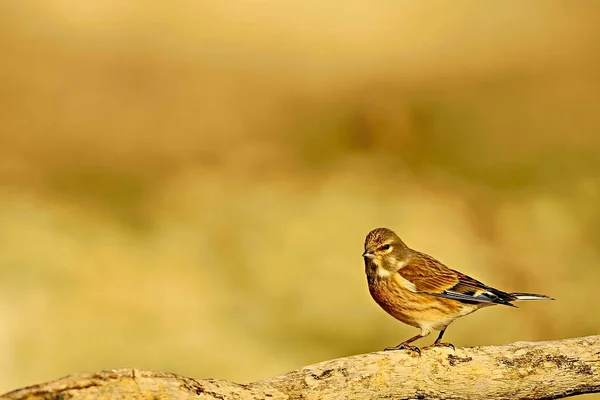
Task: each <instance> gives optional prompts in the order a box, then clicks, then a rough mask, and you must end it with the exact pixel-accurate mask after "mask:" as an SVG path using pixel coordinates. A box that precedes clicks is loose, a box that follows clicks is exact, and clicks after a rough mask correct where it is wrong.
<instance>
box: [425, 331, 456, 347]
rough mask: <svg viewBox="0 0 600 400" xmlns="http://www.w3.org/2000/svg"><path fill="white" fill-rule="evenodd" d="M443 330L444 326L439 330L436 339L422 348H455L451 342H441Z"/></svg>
mask: <svg viewBox="0 0 600 400" xmlns="http://www.w3.org/2000/svg"><path fill="white" fill-rule="evenodd" d="M444 332H446V328H444V329H442V330H441V331H440V334H439V335H438V337H437V339H435V342H433V343H432V344H430V345H429V346H425V347H423V348H424V349H428V348H431V347H450V348H452V350H456V349H455V348H454V345H453V344H452V343H443V342H442V336H444Z"/></svg>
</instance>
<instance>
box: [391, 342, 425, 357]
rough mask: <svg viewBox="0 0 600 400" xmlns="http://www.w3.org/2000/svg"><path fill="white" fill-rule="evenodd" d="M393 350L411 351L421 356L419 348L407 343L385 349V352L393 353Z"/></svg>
mask: <svg viewBox="0 0 600 400" xmlns="http://www.w3.org/2000/svg"><path fill="white" fill-rule="evenodd" d="M393 350H410V351H414V352H415V353H417V354H419V355H421V349H419V348H418V347H417V346H411V345H410V344H406V343H400V344H399V345H397V346H393V347H386V348H385V349H383V351H393Z"/></svg>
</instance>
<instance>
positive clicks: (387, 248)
mask: <svg viewBox="0 0 600 400" xmlns="http://www.w3.org/2000/svg"><path fill="white" fill-rule="evenodd" d="M390 247H392V246H390V245H389V244H384V245H383V246H381V250H389V249H390Z"/></svg>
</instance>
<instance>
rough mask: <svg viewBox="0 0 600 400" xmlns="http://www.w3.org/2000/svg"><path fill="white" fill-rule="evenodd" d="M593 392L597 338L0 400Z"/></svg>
mask: <svg viewBox="0 0 600 400" xmlns="http://www.w3.org/2000/svg"><path fill="white" fill-rule="evenodd" d="M595 392H600V336H589V337H583V338H576V339H566V340H560V341H552V342H518V343H513V344H509V345H505V346H487V347H473V348H458V349H456V351H453V350H451V349H447V348H433V349H426V350H423V351H422V355H421V356H418V355H416V354H415V353H411V352H408V351H404V350H401V351H392V352H378V353H371V354H362V355H357V356H352V357H346V358H340V359H336V360H330V361H325V362H322V363H319V364H315V365H311V366H308V367H304V368H301V369H298V370H295V371H292V372H289V373H287V374H285V375H281V376H278V377H275V378H271V379H267V380H264V381H260V382H255V383H251V384H247V385H241V384H237V383H232V382H228V381H222V380H215V379H202V380H195V379H190V378H185V377H182V376H178V375H175V374H169V373H162V372H147V371H140V370H133V369H120V370H111V371H102V372H99V373H84V374H75V375H71V376H68V377H66V378H62V379H58V380H56V381H54V382H48V383H43V384H40V385H35V386H30V387H26V388H23V389H19V390H16V391H14V392H10V393H7V394H5V395H3V396H0V399H5V400H24V399H28V400H33V399H40V400H41V399H45V400H47V399H108V398H110V399H157V398H160V399H265V398H266V399H384V398H385V399H392V398H393V399H471V400H477V399H557V398H562V397H567V396H573V395H577V394H583V393H595Z"/></svg>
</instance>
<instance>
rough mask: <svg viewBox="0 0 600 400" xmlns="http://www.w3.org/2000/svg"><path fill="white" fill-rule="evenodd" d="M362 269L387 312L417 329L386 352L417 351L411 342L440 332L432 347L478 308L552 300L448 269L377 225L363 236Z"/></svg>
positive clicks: (371, 289)
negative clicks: (500, 287) (509, 290)
mask: <svg viewBox="0 0 600 400" xmlns="http://www.w3.org/2000/svg"><path fill="white" fill-rule="evenodd" d="M362 256H363V258H364V260H365V272H366V274H367V281H368V282H369V292H370V293H371V296H372V297H373V299H374V300H375V301H376V302H377V304H379V305H380V306H381V308H383V309H384V310H385V311H386V312H387V313H388V314H390V315H391V316H392V317H394V318H396V319H397V320H399V321H402V322H404V323H405V324H408V325H411V326H414V327H416V328H420V329H421V333H419V334H418V335H416V336H414V337H412V338H410V339H408V340H405V341H404V342H402V343H400V344H398V345H397V346H394V347H388V348H386V349H385V350H397V349H408V350H413V351H416V352H418V353H420V350H419V348H418V347H415V346H411V345H410V343H412V342H414V341H415V340H417V339H420V338H424V337H426V336H427V335H429V334H430V333H431V332H432V331H434V330H438V331H440V334H439V335H438V337H437V339H436V340H435V342H434V343H433V344H431V345H430V346H427V347H432V346H446V347H452V348H454V346H453V345H452V344H450V343H442V341H441V340H442V336H444V332H445V331H446V328H448V325H450V324H451V323H452V321H454V320H455V319H456V318H458V317H463V316H465V315H468V314H470V313H472V312H473V311H476V310H478V309H480V308H483V307H487V306H492V305H496V304H503V305H506V306H511V307H516V306H515V305H513V304H512V302H513V301H516V300H554V299H553V298H551V297H548V296H544V295H542V294H534V293H507V292H503V291H501V290H498V289H494V288H492V287H489V286H486V285H484V284H483V283H481V282H479V281H477V280H475V279H473V278H471V277H469V276H467V275H464V274H462V273H460V272H458V271H455V270H453V269H450V268H448V267H446V266H445V265H444V264H442V263H441V262H439V261H438V260H436V259H435V258H433V257H431V256H428V255H427V254H424V253H421V252H419V251H416V250H413V249H411V248H409V247H408V246H407V245H406V244H404V242H403V241H402V240H401V239H400V238H399V237H398V235H396V234H395V233H394V232H393V231H392V230H390V229H387V228H377V229H374V230H372V231H371V232H369V234H368V235H367V237H366V239H365V252H364V253H363V255H362Z"/></svg>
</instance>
